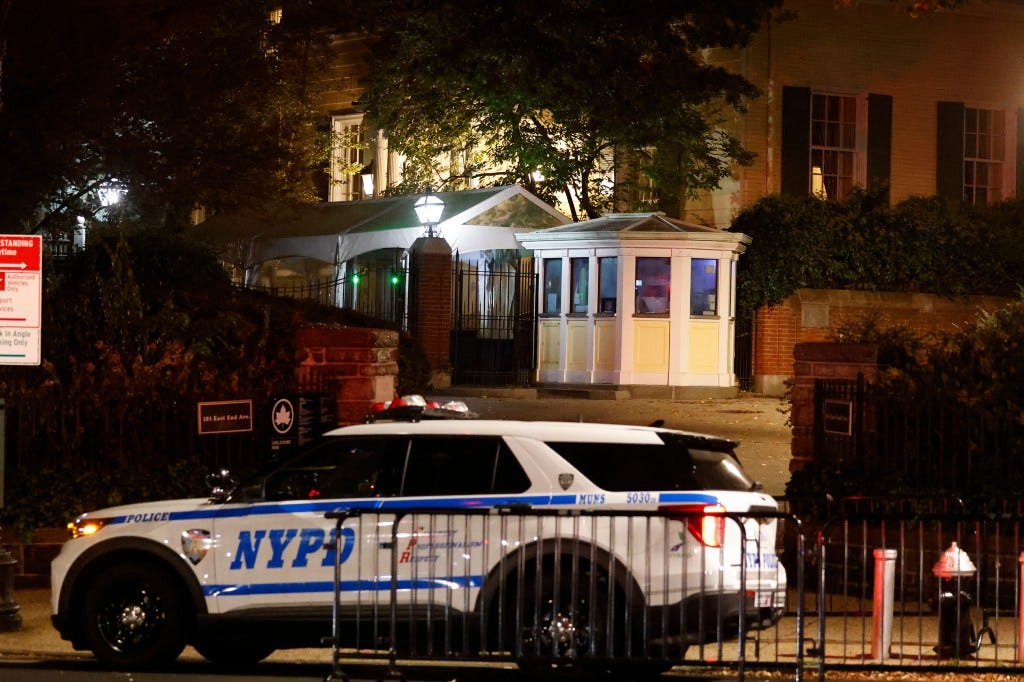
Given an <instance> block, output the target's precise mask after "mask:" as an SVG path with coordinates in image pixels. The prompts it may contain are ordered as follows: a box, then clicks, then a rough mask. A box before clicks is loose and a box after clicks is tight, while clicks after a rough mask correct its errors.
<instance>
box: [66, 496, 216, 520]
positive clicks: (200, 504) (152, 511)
mask: <svg viewBox="0 0 1024 682" xmlns="http://www.w3.org/2000/svg"><path fill="white" fill-rule="evenodd" d="M212 504H213V503H212V502H211V501H210V499H209V498H206V497H194V498H188V499H184V500H161V501H159V502H139V503H136V504H122V505H120V506H117V507H107V508H105V509H97V510H95V511H91V512H89V513H87V514H83V515H82V516H80V517H79V518H94V519H108V520H109V521H110V522H111V523H126V522H127V523H130V522H131V521H133V520H134V521H136V522H138V521H140V520H143V519H145V520H146V521H160V520H164V521H165V520H167V519H168V517H169V515H170V514H172V513H177V512H187V511H191V510H194V509H202V508H206V507H209V506H211V505H212ZM140 517H141V518H140Z"/></svg>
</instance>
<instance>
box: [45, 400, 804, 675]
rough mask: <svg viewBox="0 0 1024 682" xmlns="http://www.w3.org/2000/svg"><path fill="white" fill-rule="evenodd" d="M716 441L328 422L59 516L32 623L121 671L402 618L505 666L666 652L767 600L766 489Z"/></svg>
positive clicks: (364, 640) (716, 633) (774, 585)
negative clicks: (138, 495) (250, 454)
mask: <svg viewBox="0 0 1024 682" xmlns="http://www.w3.org/2000/svg"><path fill="white" fill-rule="evenodd" d="M734 446H735V443H733V442H730V441H728V440H724V439H720V438H715V437H711V436H705V435H700V434H693V433H687V432H682V431H676V430H671V429H664V428H657V427H637V426H619V425H603V424H583V423H556V422H517V421H487V420H479V421H478V420H458V421H451V420H445V421H442V420H420V421H414V422H403V421H387V422H377V423H368V424H363V425H358V426H350V427H344V428H339V429H336V430H333V431H331V432H329V433H328V434H326V435H325V436H324V437H323V438H321V439H319V440H317V441H316V442H314V443H312V444H310V445H308V446H306V447H305V448H304V449H302V450H301V451H299V452H297V453H296V454H295V455H294V456H292V457H290V458H288V459H286V460H284V461H282V462H281V463H280V464H279V465H278V466H276V467H275V468H273V469H272V470H271V471H269V473H265V474H264V475H261V476H260V477H258V478H256V479H254V480H251V481H249V482H247V483H245V484H243V485H240V486H234V487H232V488H230V489H224V490H217V491H215V493H214V495H213V496H212V498H211V499H206V498H204V499H186V500H172V501H166V502H150V503H145V504H135V505H126V506H121V507H114V508H110V509H103V510H99V511H93V512H89V513H87V514H82V515H81V516H79V517H78V518H77V519H75V521H74V522H73V523H72V524H69V529H70V533H71V539H70V540H69V541H68V542H66V543H65V545H64V547H63V549H62V551H61V553H60V554H59V556H58V557H57V558H56V559H55V560H54V561H53V564H52V587H53V590H52V604H51V606H52V620H53V623H54V625H55V626H56V628H57V629H58V630H59V631H60V633H61V635H62V636H63V638H64V639H66V640H69V641H70V642H72V644H73V645H74V646H75V648H78V649H88V650H91V651H92V652H93V653H94V654H95V655H96V656H97V658H99V659H100V660H101V661H103V662H105V663H107V664H109V665H112V666H115V667H122V668H138V667H152V666H159V665H163V664H167V663H169V662H171V661H173V660H174V659H175V658H176V657H177V656H178V655H179V654H180V653H181V652H182V650H183V649H184V647H185V646H186V645H188V644H191V645H193V646H195V648H196V649H197V650H198V651H199V652H200V653H201V654H202V655H203V656H205V657H206V658H208V659H210V660H211V661H215V662H220V663H251V662H255V661H258V660H261V659H262V658H264V657H266V656H267V655H269V654H270V653H271V652H273V651H274V650H275V649H279V648H289V647H309V646H320V645H323V644H324V643H327V642H330V643H333V644H335V645H336V646H346V647H356V648H360V649H363V648H371V649H372V648H373V647H379V646H380V645H381V644H382V642H383V643H384V646H385V647H397V646H398V645H399V642H398V639H399V638H401V639H404V640H415V639H416V637H417V636H419V637H420V640H419V641H421V642H422V641H424V640H429V641H430V642H431V643H432V644H431V646H433V642H434V641H435V640H443V641H442V642H441V643H440V644H438V645H437V646H438V648H435V649H430V651H431V652H432V653H433V655H435V656H436V655H437V654H438V652H445V651H450V652H460V651H461V652H465V651H477V652H480V651H487V652H498V653H499V654H500V653H501V652H504V653H505V654H506V655H510V656H512V657H513V658H514V659H515V660H517V661H518V662H519V663H520V665H523V666H526V665H528V664H529V662H530V660H531V658H532V657H535V658H543V657H544V656H545V655H550V656H552V657H554V658H556V659H558V658H559V657H569V658H571V659H578V658H581V657H583V658H585V657H587V656H592V657H604V658H605V659H607V658H608V657H614V656H619V655H623V653H624V654H625V655H626V656H627V657H630V656H637V655H639V656H650V655H651V653H652V652H655V655H660V656H662V657H663V658H662V659H661V660H669V658H670V657H678V656H679V655H681V654H682V653H683V652H685V650H686V647H687V645H689V644H694V643H696V642H705V641H714V640H715V639H716V638H718V637H722V636H723V633H724V635H725V636H730V634H731V635H732V636H735V634H736V632H737V627H738V624H739V623H740V622H741V621H743V622H745V623H746V627H748V628H756V627H764V626H766V625H768V624H771V623H773V622H775V621H776V620H777V619H778V618H779V616H780V615H781V613H782V610H783V607H784V605H785V586H786V575H785V571H784V569H783V568H782V566H781V565H780V564H779V561H778V559H777V557H776V555H775V549H774V548H775V540H776V537H775V536H776V525H777V522H776V519H775V516H773V514H777V505H776V503H775V501H774V499H773V498H772V497H770V496H768V495H765V494H763V493H761V492H759V490H758V486H757V484H755V483H754V482H753V481H751V480H750V479H749V478H748V477H747V476H746V474H745V473H744V472H743V470H742V468H741V467H740V465H739V462H738V461H737V460H736V458H735V456H734V454H733V448H734ZM442 621H443V622H442ZM425 623H426V624H427V627H425V628H424V624H425ZM332 633H336V635H335V634H332ZM332 637H333V639H331V638H332ZM325 638H326V639H325ZM648 660H649V659H648Z"/></svg>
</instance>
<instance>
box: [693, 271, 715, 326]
mask: <svg viewBox="0 0 1024 682" xmlns="http://www.w3.org/2000/svg"><path fill="white" fill-rule="evenodd" d="M690 314H691V315H700V316H708V315H717V314H718V261H717V260H715V259H714V258H694V259H693V260H692V261H690Z"/></svg>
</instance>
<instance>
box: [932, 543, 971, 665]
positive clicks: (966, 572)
mask: <svg viewBox="0 0 1024 682" xmlns="http://www.w3.org/2000/svg"><path fill="white" fill-rule="evenodd" d="M976 571H977V569H976V568H975V567H974V563H973V562H972V561H971V558H970V557H969V556H967V552H965V551H963V550H962V549H960V548H959V547H957V545H956V543H955V542H954V543H951V544H950V545H949V549H947V550H946V551H945V552H943V553H942V556H941V557H939V560H938V561H936V562H935V565H934V566H933V567H932V573H933V574H934V575H935V576H936V577H937V578H938V579H939V593H938V596H937V600H938V605H937V607H938V613H939V643H938V644H937V645H936V646H935V649H934V651H935V653H937V654H938V655H939V658H963V657H965V656H970V655H971V654H973V653H974V652H975V651H977V650H978V647H977V641H976V639H975V634H974V623H972V622H971V595H970V594H968V593H967V592H964V591H963V590H961V589H960V581H961V579H964V578H970V577H971V576H973V575H974V574H975V572H976Z"/></svg>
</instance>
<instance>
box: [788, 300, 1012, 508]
mask: <svg viewBox="0 0 1024 682" xmlns="http://www.w3.org/2000/svg"><path fill="white" fill-rule="evenodd" d="M832 338H833V339H835V340H841V341H844V342H852V343H875V344H878V346H879V350H880V353H879V357H880V364H881V365H882V367H881V368H880V369H881V372H880V375H879V377H878V379H877V381H876V382H875V384H874V385H873V386H872V387H871V391H869V393H868V394H867V395H868V398H867V402H868V404H869V408H870V409H871V410H879V412H877V413H876V414H875V419H876V423H875V428H877V429H878V433H877V434H875V435H878V436H879V437H880V438H881V439H884V438H886V437H887V436H886V434H885V433H884V430H885V429H893V430H894V431H893V433H897V434H899V435H900V436H901V438H904V439H905V440H900V441H899V443H898V447H900V448H901V449H902V451H901V452H900V457H901V458H908V459H910V460H913V459H915V458H917V459H919V460H920V461H919V463H918V464H917V466H918V468H919V471H920V472H925V474H926V475H923V476H920V477H909V476H908V475H907V474H906V473H905V472H902V471H897V470H895V469H893V470H884V471H882V472H879V471H878V470H877V469H873V470H872V471H870V472H868V471H866V470H864V468H862V467H852V468H851V467H849V466H845V467H842V466H836V465H835V463H831V462H829V461H827V458H816V459H815V460H814V461H812V463H811V464H810V465H809V466H808V467H806V468H805V469H803V470H802V471H800V472H797V473H794V475H793V477H792V478H791V480H790V482H789V484H788V485H787V489H786V490H787V495H791V496H795V497H802V498H807V497H810V498H819V499H820V498H821V497H822V496H823V495H825V494H826V493H828V494H830V495H831V496H833V497H835V498H838V497H842V496H845V495H864V494H869V495H887V494H903V495H907V494H922V493H923V494H935V493H947V494H948V493H952V494H956V495H957V496H959V497H961V498H963V499H964V500H965V501H967V500H969V501H970V502H971V503H972V504H975V503H985V502H986V501H988V500H991V499H997V498H1000V497H1005V496H1006V495H1007V494H1008V493H1013V492H1015V491H1016V490H1018V489H1019V486H1020V485H1021V483H1022V482H1024V478H1022V472H1021V469H1020V466H1019V461H1018V460H1019V452H1020V451H1021V448H1022V447H1024V341H1022V339H1024V295H1022V296H1020V297H1019V298H1018V300H1016V301H1014V302H1012V303H1010V304H1008V305H1006V306H1003V307H1000V308H998V309H996V310H992V311H981V312H980V314H979V315H978V317H977V319H976V320H975V321H974V322H973V323H971V324H968V325H965V326H963V327H962V328H960V329H956V330H954V331H951V332H942V333H933V334H931V335H929V336H927V337H922V336H920V335H917V334H915V333H914V332H913V331H912V330H909V329H908V328H906V327H905V326H902V325H899V324H888V323H887V322H886V321H884V320H881V319H879V318H866V319H864V320H861V321H856V322H855V321H850V322H848V323H846V324H844V325H842V326H840V327H837V328H836V329H834V330H832ZM882 405H884V406H885V407H884V409H883V408H882V407H881V406H882ZM915 425H916V426H915ZM868 433H869V434H870V433H873V432H871V431H869V432H868ZM869 447H872V446H870V445H869ZM929 467H942V468H944V469H946V471H943V472H938V471H935V470H931V469H929ZM920 479H924V480H932V481H935V480H943V481H947V483H946V487H943V488H942V489H933V488H928V487H927V486H926V487H925V489H922V480H920Z"/></svg>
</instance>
